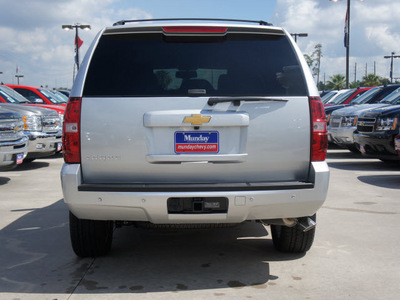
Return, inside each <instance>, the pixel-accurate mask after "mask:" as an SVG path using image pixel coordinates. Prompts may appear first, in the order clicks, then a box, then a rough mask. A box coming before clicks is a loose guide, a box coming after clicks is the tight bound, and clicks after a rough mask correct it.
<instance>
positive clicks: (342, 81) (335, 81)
mask: <svg viewBox="0 0 400 300" xmlns="http://www.w3.org/2000/svg"><path fill="white" fill-rule="evenodd" d="M329 79H330V80H328V82H327V84H326V87H327V89H330V90H341V89H344V88H345V87H346V78H345V77H344V76H343V75H342V74H335V75H332V76H330V77H329Z"/></svg>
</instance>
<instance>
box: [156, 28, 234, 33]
mask: <svg viewBox="0 0 400 300" xmlns="http://www.w3.org/2000/svg"><path fill="white" fill-rule="evenodd" d="M163 30H164V32H165V33H225V32H226V31H227V30H228V28H227V27H219V26H166V27H163Z"/></svg>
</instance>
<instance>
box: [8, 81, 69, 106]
mask: <svg viewBox="0 0 400 300" xmlns="http://www.w3.org/2000/svg"><path fill="white" fill-rule="evenodd" d="M6 86H8V87H10V88H12V89H14V90H15V91H17V92H18V93H20V94H21V95H22V96H24V97H25V98H26V99H28V101H29V102H31V103H33V104H49V105H63V106H66V105H67V104H66V103H65V102H64V101H62V100H60V99H59V98H58V97H57V96H56V95H54V94H53V93H52V92H50V91H48V90H46V89H45V88H41V87H40V88H38V87H33V86H26V85H16V84H6Z"/></svg>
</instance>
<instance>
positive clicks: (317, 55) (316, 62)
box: [304, 44, 323, 82]
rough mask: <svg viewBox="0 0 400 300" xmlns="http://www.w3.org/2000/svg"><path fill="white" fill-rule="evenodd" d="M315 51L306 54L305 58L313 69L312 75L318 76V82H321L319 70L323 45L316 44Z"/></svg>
mask: <svg viewBox="0 0 400 300" xmlns="http://www.w3.org/2000/svg"><path fill="white" fill-rule="evenodd" d="M314 49H315V50H314V52H313V53H312V54H311V55H308V54H305V55H304V58H305V59H306V61H307V64H308V66H309V67H310V69H311V72H312V75H313V76H316V77H317V78H316V82H319V72H320V69H321V57H322V56H323V55H322V45H321V44H316V45H315V47H314Z"/></svg>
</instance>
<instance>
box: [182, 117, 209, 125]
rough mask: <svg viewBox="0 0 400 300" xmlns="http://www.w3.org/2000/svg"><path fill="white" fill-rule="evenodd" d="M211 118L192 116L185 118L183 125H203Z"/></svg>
mask: <svg viewBox="0 0 400 300" xmlns="http://www.w3.org/2000/svg"><path fill="white" fill-rule="evenodd" d="M210 120H211V117H203V116H202V115H192V116H190V117H185V119H184V120H183V123H191V124H192V125H203V123H208V122H210Z"/></svg>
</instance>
